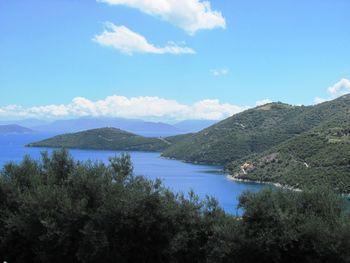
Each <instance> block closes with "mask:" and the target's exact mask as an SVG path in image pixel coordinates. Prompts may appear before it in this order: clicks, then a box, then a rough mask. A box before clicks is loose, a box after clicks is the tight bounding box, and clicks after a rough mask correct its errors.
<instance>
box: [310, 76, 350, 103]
mask: <svg viewBox="0 0 350 263" xmlns="http://www.w3.org/2000/svg"><path fill="white" fill-rule="evenodd" d="M327 92H328V93H329V95H330V98H328V99H324V98H321V97H316V98H315V99H314V103H315V104H319V103H322V102H325V101H328V100H331V99H335V98H338V97H340V96H343V95H345V94H349V93H350V80H348V79H345V78H343V79H341V80H340V81H338V82H337V83H335V84H334V85H333V86H330V87H329V88H328V89H327Z"/></svg>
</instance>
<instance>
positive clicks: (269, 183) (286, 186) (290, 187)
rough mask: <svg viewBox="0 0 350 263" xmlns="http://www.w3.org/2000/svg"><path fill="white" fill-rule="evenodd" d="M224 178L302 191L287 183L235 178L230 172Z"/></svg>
mask: <svg viewBox="0 0 350 263" xmlns="http://www.w3.org/2000/svg"><path fill="white" fill-rule="evenodd" d="M226 178H227V179H228V180H231V181H235V182H242V183H256V184H267V185H273V186H275V187H278V188H282V189H286V190H291V191H295V192H302V190H301V189H299V188H295V187H292V186H288V185H283V184H280V183H273V182H265V181H254V180H248V179H239V178H235V177H234V176H232V175H230V174H228V175H227V176H226Z"/></svg>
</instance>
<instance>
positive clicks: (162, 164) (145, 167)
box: [0, 134, 267, 214]
mask: <svg viewBox="0 0 350 263" xmlns="http://www.w3.org/2000/svg"><path fill="white" fill-rule="evenodd" d="M51 136H52V134H24V135H16V134H11V135H0V167H2V166H3V165H4V164H5V163H7V162H9V161H13V162H20V161H21V160H22V158H23V156H24V155H26V154H27V155H30V156H31V157H32V158H34V159H39V158H40V152H42V151H44V150H48V151H49V152H50V151H51V150H50V149H43V148H26V147H24V145H25V144H27V143H30V142H34V141H38V140H42V139H45V138H48V137H51ZM70 153H71V155H72V156H73V157H74V158H75V159H76V160H82V161H83V160H93V161H95V160H98V161H103V162H107V160H108V157H111V156H115V155H118V154H120V152H116V151H94V150H70ZM130 155H131V157H132V161H133V164H134V172H135V174H136V175H143V176H145V177H147V178H149V179H156V178H160V179H161V180H162V181H163V183H164V185H165V186H167V187H169V188H170V189H171V190H173V191H176V192H184V193H188V192H189V191H190V190H193V191H194V192H195V193H196V194H198V195H199V196H200V197H201V198H204V197H205V196H206V195H209V196H213V197H215V198H216V199H217V200H218V201H219V203H220V206H221V207H223V208H224V209H225V211H226V212H229V213H231V214H236V213H237V210H236V207H237V201H238V200H237V198H238V197H239V195H240V194H241V193H242V192H244V191H248V190H249V191H259V190H261V189H262V188H263V187H267V186H264V185H261V184H255V183H244V182H234V181H231V180H229V179H227V178H226V175H225V174H222V173H221V172H220V171H221V169H222V167H220V166H211V165H195V164H189V163H183V162H181V161H176V160H168V159H163V158H161V157H160V154H159V153H149V152H130Z"/></svg>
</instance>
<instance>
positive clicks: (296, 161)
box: [227, 120, 350, 193]
mask: <svg viewBox="0 0 350 263" xmlns="http://www.w3.org/2000/svg"><path fill="white" fill-rule="evenodd" d="M329 127H332V128H329ZM348 127H350V120H348V121H347V122H343V123H333V124H332V125H331V126H325V127H318V128H317V129H314V130H312V131H310V132H308V133H305V134H302V135H300V136H297V137H295V138H292V139H290V140H288V141H286V142H284V143H282V144H280V145H278V146H276V147H273V148H272V149H270V150H268V151H266V152H263V153H261V154H258V155H256V156H248V157H246V158H243V159H241V160H238V161H235V162H232V163H230V164H229V165H228V166H227V167H228V169H229V170H230V172H231V174H233V175H234V176H235V177H236V178H239V179H248V180H253V181H262V182H275V183H281V184H283V185H288V186H292V187H295V188H302V189H304V188H308V187H310V186H314V185H329V186H331V187H332V188H334V189H335V190H337V191H338V192H340V193H350V142H349V141H348V140H349V139H348V137H349V135H348V134H349V133H348ZM244 163H247V164H249V165H250V166H251V168H250V169H249V170H248V171H246V173H242V170H241V166H242V164H244Z"/></svg>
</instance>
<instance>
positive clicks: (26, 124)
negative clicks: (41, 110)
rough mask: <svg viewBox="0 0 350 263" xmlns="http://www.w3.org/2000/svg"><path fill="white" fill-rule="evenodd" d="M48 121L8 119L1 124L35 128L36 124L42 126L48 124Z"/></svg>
mask: <svg viewBox="0 0 350 263" xmlns="http://www.w3.org/2000/svg"><path fill="white" fill-rule="evenodd" d="M48 123H49V122H48V121H45V120H39V119H24V120H8V121H0V125H14V124H16V125H20V126H23V127H27V128H33V127H36V126H42V125H46V124H48Z"/></svg>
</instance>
